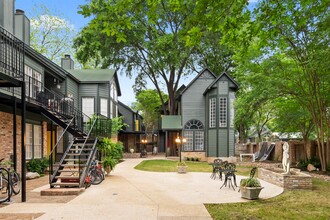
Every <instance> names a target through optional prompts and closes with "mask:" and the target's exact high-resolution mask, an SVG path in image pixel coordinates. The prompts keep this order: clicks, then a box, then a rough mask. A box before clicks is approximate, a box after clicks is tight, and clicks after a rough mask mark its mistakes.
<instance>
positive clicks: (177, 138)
mask: <svg viewBox="0 0 330 220" xmlns="http://www.w3.org/2000/svg"><path fill="white" fill-rule="evenodd" d="M186 142H187V139H186V138H184V137H180V136H179V135H178V136H177V137H176V138H175V143H177V144H178V145H179V156H180V162H181V143H186Z"/></svg>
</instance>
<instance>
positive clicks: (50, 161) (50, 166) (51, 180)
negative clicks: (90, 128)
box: [48, 118, 74, 184]
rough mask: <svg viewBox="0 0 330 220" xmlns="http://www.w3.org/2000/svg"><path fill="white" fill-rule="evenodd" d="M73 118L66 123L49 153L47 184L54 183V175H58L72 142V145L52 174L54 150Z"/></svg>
mask: <svg viewBox="0 0 330 220" xmlns="http://www.w3.org/2000/svg"><path fill="white" fill-rule="evenodd" d="M73 119H74V118H72V119H71V121H70V123H68V125H67V127H66V128H65V129H64V130H63V132H62V134H61V136H60V137H59V138H58V140H57V142H56V144H55V145H54V147H53V149H52V151H51V152H50V153H49V156H48V157H49V168H50V171H49V184H51V183H53V182H54V178H55V176H56V174H57V173H58V171H59V169H60V164H62V163H63V161H64V158H65V156H66V154H67V152H68V151H69V150H70V148H71V145H72V144H73V143H74V141H72V143H71V144H70V147H68V148H67V149H66V151H65V153H64V154H63V157H62V159H61V161H60V162H59V166H58V167H57V168H56V170H55V172H54V169H53V168H54V162H53V159H54V152H56V151H55V150H56V148H57V146H58V144H59V143H60V141H61V140H62V138H63V137H64V134H65V132H66V131H67V129H68V127H69V126H70V125H71V123H72V121H73Z"/></svg>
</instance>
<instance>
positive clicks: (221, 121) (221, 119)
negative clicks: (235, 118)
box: [219, 97, 227, 128]
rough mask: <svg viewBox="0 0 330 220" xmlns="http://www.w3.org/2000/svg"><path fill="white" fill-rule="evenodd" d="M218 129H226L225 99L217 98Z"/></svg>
mask: <svg viewBox="0 0 330 220" xmlns="http://www.w3.org/2000/svg"><path fill="white" fill-rule="evenodd" d="M219 127H220V128H224V127H227V98H226V97H220V98H219Z"/></svg>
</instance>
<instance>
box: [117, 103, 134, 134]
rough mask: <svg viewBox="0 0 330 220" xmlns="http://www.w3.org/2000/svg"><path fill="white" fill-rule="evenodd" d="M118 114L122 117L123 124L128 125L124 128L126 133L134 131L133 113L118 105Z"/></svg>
mask: <svg viewBox="0 0 330 220" xmlns="http://www.w3.org/2000/svg"><path fill="white" fill-rule="evenodd" d="M118 109H119V112H120V113H121V114H122V116H123V117H124V122H125V123H126V124H127V125H128V126H127V127H126V131H133V130H135V125H134V124H133V113H132V112H131V111H129V110H128V109H127V108H125V107H122V106H121V105H118Z"/></svg>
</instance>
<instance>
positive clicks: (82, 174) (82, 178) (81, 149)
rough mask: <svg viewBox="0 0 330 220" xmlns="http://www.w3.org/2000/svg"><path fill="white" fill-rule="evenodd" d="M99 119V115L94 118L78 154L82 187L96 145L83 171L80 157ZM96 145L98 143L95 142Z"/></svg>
mask: <svg viewBox="0 0 330 220" xmlns="http://www.w3.org/2000/svg"><path fill="white" fill-rule="evenodd" d="M97 120H98V118H97V117H96V118H95V119H94V120H93V123H92V124H91V127H90V129H89V131H88V134H87V136H86V137H85V141H84V143H83V145H82V147H81V148H80V152H79V155H78V157H79V174H80V173H81V176H80V182H79V183H80V187H81V186H82V185H83V184H84V182H85V178H86V174H87V171H88V170H89V167H90V164H91V159H92V155H94V154H95V146H93V152H92V153H91V154H90V155H89V157H88V159H87V161H86V164H85V166H84V167H83V170H82V171H81V172H80V170H81V165H80V164H81V163H80V157H81V154H82V152H83V150H84V148H85V145H86V142H87V140H88V139H89V136H90V134H91V132H92V130H93V128H94V125H95V123H96V121H97ZM96 141H97V138H96ZM94 145H96V144H95V142H94Z"/></svg>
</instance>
